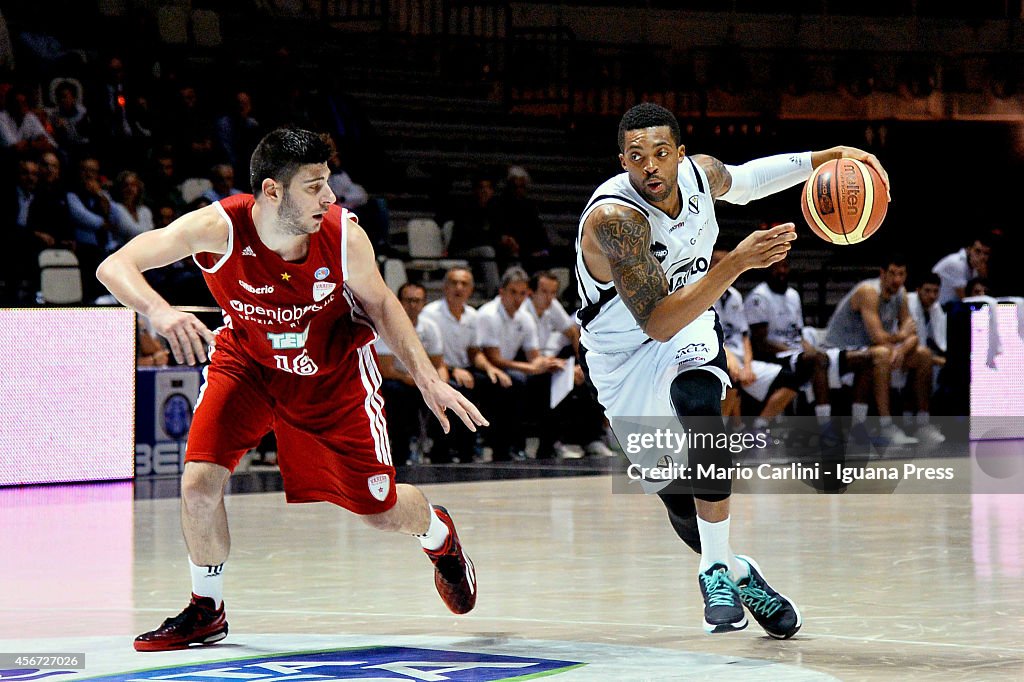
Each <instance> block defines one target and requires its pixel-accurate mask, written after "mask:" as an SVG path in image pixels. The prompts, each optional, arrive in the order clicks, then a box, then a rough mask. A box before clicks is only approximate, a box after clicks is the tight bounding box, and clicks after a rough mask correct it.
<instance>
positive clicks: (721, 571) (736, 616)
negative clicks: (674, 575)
mask: <svg viewBox="0 0 1024 682" xmlns="http://www.w3.org/2000/svg"><path fill="white" fill-rule="evenodd" d="M697 578H698V582H699V583H700V592H701V594H702V595H704V630H705V631H706V632H709V633H711V634H717V633H720V632H733V631H735V630H742V629H743V628H745V627H747V616H746V614H744V613H743V604H741V603H740V593H739V588H738V587H737V585H736V583H734V582H733V581H732V578H730V577H729V569H728V568H727V567H726V566H725V565H724V564H715V565H713V566H712V567H711V568H709V569H708V570H706V571H704V572H703V573H701V574H699V575H698V576H697Z"/></svg>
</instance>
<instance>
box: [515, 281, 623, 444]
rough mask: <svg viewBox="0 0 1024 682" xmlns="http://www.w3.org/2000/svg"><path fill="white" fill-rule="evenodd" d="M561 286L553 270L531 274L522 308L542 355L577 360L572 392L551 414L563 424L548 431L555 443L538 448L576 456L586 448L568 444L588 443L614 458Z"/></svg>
mask: <svg viewBox="0 0 1024 682" xmlns="http://www.w3.org/2000/svg"><path fill="white" fill-rule="evenodd" d="M558 288H559V282H558V278H557V277H556V276H555V275H554V274H553V273H552V272H551V271H549V270H541V271H539V272H535V273H534V274H533V276H532V277H530V296H529V298H527V299H526V301H525V302H524V303H523V307H522V310H524V311H526V313H527V314H529V315H530V317H531V318H533V321H534V323H535V324H536V325H537V331H538V338H539V340H540V346H541V351H540V352H541V355H546V356H548V357H562V358H570V357H572V358H576V359H577V362H576V364H575V365H574V367H573V383H574V388H573V390H572V392H571V393H570V394H569V395H568V396H566V397H565V398H564V399H563V400H562V402H561V403H559V404H558V405H556V406H555V409H553V410H552V411H551V413H550V415H548V417H549V419H550V420H551V421H552V425H554V424H559V425H560V426H559V428H558V429H557V432H556V429H554V428H549V429H547V430H546V435H547V436H549V437H554V438H556V440H555V441H554V443H553V444H551V445H549V444H548V443H541V445H540V447H539V449H538V451H539V452H547V451H549V450H550V449H551V448H553V449H554V453H555V454H556V455H557V456H559V457H574V456H579V454H582V451H581V452H579V453H578V454H577V453H576V452H575V451H573V450H572V449H571V448H569V447H567V445H566V443H585V444H586V447H585V452H586V453H587V454H590V455H594V456H603V457H614V456H615V452H613V451H612V450H611V448H609V447H608V446H607V445H606V444H605V442H604V441H603V440H602V437H603V436H604V433H605V430H604V410H602V409H601V405H600V404H599V403H598V402H597V399H596V398H595V397H594V395H593V393H591V391H590V389H589V387H588V386H587V385H586V381H585V379H584V376H583V369H582V368H581V367H580V365H579V362H578V359H579V349H580V330H579V327H578V326H577V325H576V322H575V321H574V320H573V319H572V317H570V316H569V313H567V312H566V311H565V308H564V307H562V304H561V303H560V302H559V301H558ZM542 376H543V375H542ZM548 390H550V387H549V389H548ZM538 398H543V396H538Z"/></svg>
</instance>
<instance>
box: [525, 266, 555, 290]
mask: <svg viewBox="0 0 1024 682" xmlns="http://www.w3.org/2000/svg"><path fill="white" fill-rule="evenodd" d="M541 278H543V279H553V280H555V281H556V282H558V285H559V286H561V285H562V282H561V280H559V279H558V275H556V274H555V273H553V272H551V271H550V270H538V271H537V272H535V273H533V274H532V275H531V276H530V289H532V290H533V291H537V287H538V286H540V280H541Z"/></svg>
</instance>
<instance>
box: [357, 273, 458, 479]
mask: <svg viewBox="0 0 1024 682" xmlns="http://www.w3.org/2000/svg"><path fill="white" fill-rule="evenodd" d="M398 302H399V303H401V304H402V308H404V309H405V312H406V313H407V314H408V315H409V319H410V320H411V321H412V325H413V327H415V328H416V336H418V337H419V339H420V343H422V344H423V348H424V350H426V351H427V355H428V356H429V357H430V362H431V363H433V365H434V367H436V368H437V373H438V374H440V375H441V378H442V379H443V380H445V381H448V368H447V367H446V366H445V364H444V357H443V353H444V346H443V344H442V343H441V332H440V330H439V329H438V328H437V325H435V324H434V323H433V322H431V321H430V320H428V319H427V318H425V317H423V316H422V315H421V314H420V313H421V312H422V311H423V306H424V305H426V303H427V290H426V289H424V288H423V287H422V286H421V285H419V284H416V283H415V282H406V283H405V284H403V285H402V286H401V287H399V289H398ZM374 347H375V348H376V350H377V361H378V365H379V366H380V375H381V377H383V379H384V382H383V384H382V385H381V387H380V392H381V395H383V396H384V409H385V411H386V414H387V421H388V438H389V439H390V440H391V457H392V460H393V461H395V462H399V463H401V462H405V461H406V460H408V459H409V441H410V440H411V439H412V438H413V437H414V436H418V435H419V434H420V413H421V412H423V410H424V409H425V407H426V405H425V404H424V402H423V401H422V400H421V399H420V391H419V389H418V388H416V382H415V381H413V379H412V375H411V374H409V370H408V369H407V368H406V367H405V365H403V364H402V362H401V361H400V360H399V359H398V358H396V357H395V355H394V353H392V352H391V349H390V348H388V345H387V343H385V342H384V339H383V338H380V337H378V339H377V342H376V343H375V344H374Z"/></svg>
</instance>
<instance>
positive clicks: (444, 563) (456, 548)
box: [423, 505, 476, 614]
mask: <svg viewBox="0 0 1024 682" xmlns="http://www.w3.org/2000/svg"><path fill="white" fill-rule="evenodd" d="M433 508H434V513H436V514H437V518H439V519H441V521H442V522H443V523H444V525H446V526H448V538H447V539H446V540H445V542H444V545H442V546H441V547H440V548H438V549H436V550H427V549H425V550H423V551H424V552H426V553H427V556H428V557H430V560H431V561H432V562H434V586H435V587H437V593H438V594H439V595H441V599H442V600H443V601H444V604H445V606H447V607H448V609H449V610H451V612H452V613H458V614H463V613H469V612H470V611H472V610H473V607H474V606H476V571H475V570H474V569H473V562H472V561H471V560H470V558H469V556H467V555H466V552H465V551H464V550H463V549H462V543H460V542H459V534H458V533H456V532H455V522H453V521H452V517H451V515H450V514H449V513H448V510H447V509H445V508H444V507H441V506H438V505H434V507H433Z"/></svg>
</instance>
